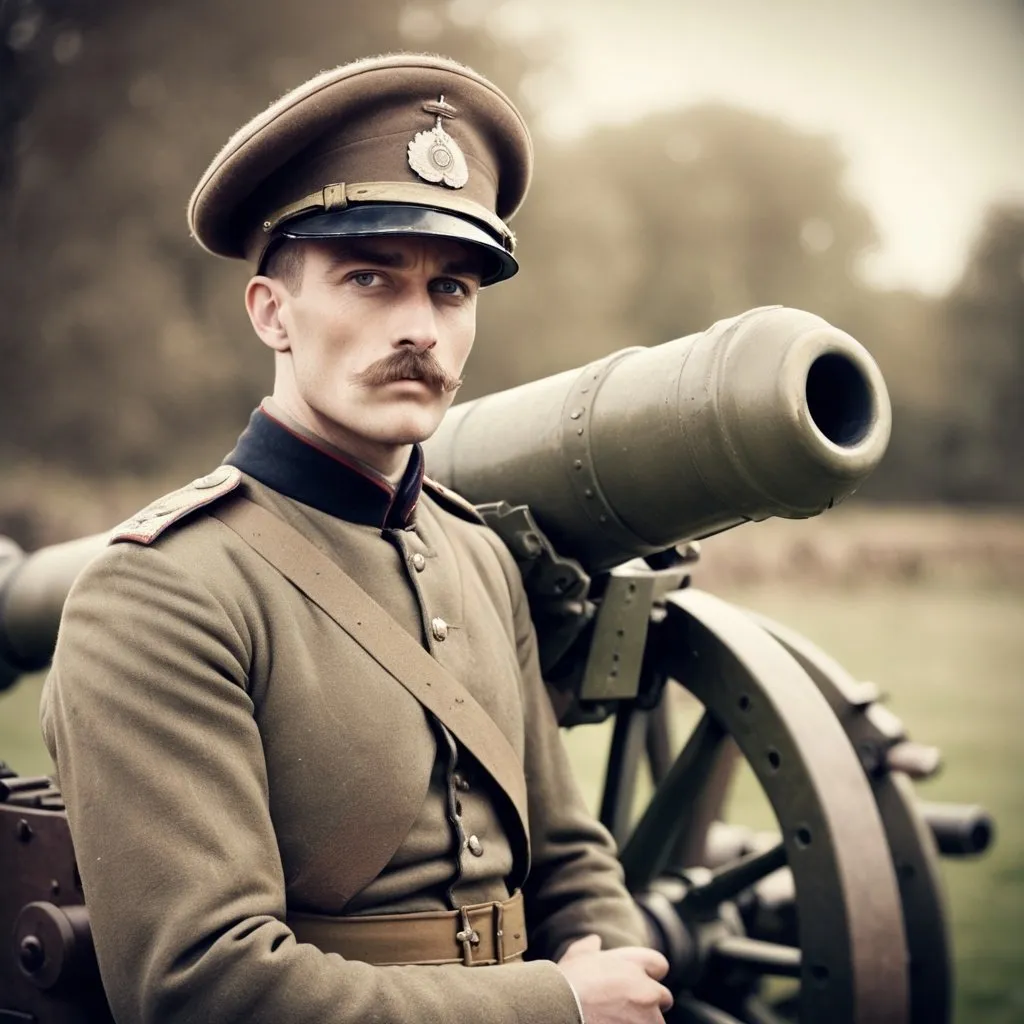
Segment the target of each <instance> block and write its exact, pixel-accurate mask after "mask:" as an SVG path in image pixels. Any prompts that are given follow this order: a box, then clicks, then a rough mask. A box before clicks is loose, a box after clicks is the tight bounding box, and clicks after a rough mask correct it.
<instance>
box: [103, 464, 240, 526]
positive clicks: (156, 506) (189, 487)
mask: <svg viewBox="0 0 1024 1024" xmlns="http://www.w3.org/2000/svg"><path fill="white" fill-rule="evenodd" d="M241 482H242V474H241V472H240V471H239V470H238V469H236V468H235V467H234V466H218V467H217V468H216V469H215V470H214V471H213V472H212V473H207V474H206V476H201V477H199V479H198V480H193V481H192V483H190V484H186V485H185V486H184V487H179V488H178V490H176V491H171V493H170V494H165V495H164V496H163V497H162V498H157V500H156V501H154V502H153V503H152V504H150V505H147V506H146V507H145V508H144V509H143V510H142V511H141V512H136V513H135V515H133V516H132V517H131V518H130V519H126V520H125V521H124V522H123V523H121V525H120V526H116V527H114V530H113V531H112V532H111V534H110V541H109V543H111V544H115V543H117V542H118V541H125V540H126V541H134V542H135V543H136V544H152V543H153V541H155V540H156V539H157V537H159V536H160V534H161V533H163V532H164V530H166V529H167V527H169V526H172V525H173V524H174V523H177V522H179V521H180V520H182V519H184V518H185V516H188V515H191V514H192V513H193V512H195V511H196V510H197V509H200V508H204V507H205V506H206V505H209V504H212V503H213V502H215V501H217V500H218V499H220V498H223V497H224V495H225V494H230V493H231V492H232V491H233V490H234V489H235V488H236V487H237V486H238V485H239V484H240V483H241Z"/></svg>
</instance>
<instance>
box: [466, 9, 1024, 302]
mask: <svg viewBox="0 0 1024 1024" xmlns="http://www.w3.org/2000/svg"><path fill="white" fill-rule="evenodd" d="M479 2H480V0H454V2H453V4H452V7H453V9H455V10H458V8H459V7H460V5H462V6H463V7H464V8H465V6H466V5H467V4H476V3H479ZM491 17H496V18H498V19H500V21H501V22H502V23H503V24H504V27H505V29H506V30H509V31H511V32H516V31H520V32H522V33H523V34H524V35H529V33H530V32H531V31H532V30H534V29H536V27H537V26H538V25H542V24H543V23H544V22H545V21H548V20H551V19H553V20H554V21H555V22H556V23H557V24H558V25H559V27H560V29H561V31H562V33H563V36H564V40H565V44H564V46H562V47H559V48H558V53H559V57H560V59H561V61H562V63H563V66H564V69H565V73H564V74H563V75H562V76H560V77H559V78H558V79H557V80H554V81H553V82H551V83H548V85H547V87H546V88H544V89H543V91H542V95H543V97H544V110H545V114H544V117H543V120H542V130H547V131H550V132H552V133H554V134H557V135H562V136H566V135H572V134H574V133H579V132H581V131H584V130H585V129H586V128H587V127H588V126H590V125H592V124H594V123H595V122H599V121H621V120H629V119H631V118H634V117H636V116H638V115H641V114H643V113H645V112H647V111H649V110H652V109H655V108H663V107H669V106H676V105H679V104H681V103H682V104H688V103H694V102H700V101H704V100H708V99H719V100H726V101H729V102H731V103H734V104H738V105H742V106H744V107H748V108H752V109H755V110H760V111H766V112H769V113H774V114H778V115H781V116H783V117H784V118H786V119H787V120H788V121H790V122H791V123H793V124H794V125H797V126H798V127H801V128H805V129H811V130H815V131H821V132H825V133H829V134H832V135H835V136H836V137H838V139H839V141H840V143H841V145H842V148H843V150H844V151H845V152H846V154H847V156H848V158H849V161H850V173H849V178H848V182H849V187H850V189H851V191H852V192H854V193H855V194H856V195H858V196H859V197H860V198H862V199H863V200H864V201H865V202H866V203H867V204H868V206H869V208H870V209H871V211H872V213H873V214H874V216H875V219H876V221H877V224H878V227H879V230H880V233H881V235H882V245H881V247H880V249H879V251H878V253H876V254H875V255H874V256H873V257H872V259H871V260H870V262H869V264H868V266H867V267H866V268H865V270H866V272H867V274H868V276H869V277H870V278H871V279H872V280H874V281H876V282H878V283H882V284H886V285H890V286H897V285H906V286H910V287H916V288H920V289H922V290H925V291H931V292H937V291H942V290H944V289H945V288H946V287H948V285H949V284H950V283H951V282H952V281H953V279H954V278H955V277H956V276H957V274H958V273H959V271H960V269H961V267H962V265H963V260H964V257H965V254H966V246H967V245H968V244H969V241H970V239H971V237H972V235H973V232H974V230H975V228H976V226H977V224H978V222H979V219H980V216H981V213H982V211H983V209H984V207H985V206H986V205H987V204H988V203H989V202H990V201H991V200H992V199H994V198H997V197H1007V196H1010V197H1014V198H1016V199H1017V200H1019V201H1021V202H1024V2H1022V0H976V2H974V3H972V2H970V0H892V2H885V0H558V2H557V3H556V2H553V0H510V2H506V3H505V4H503V5H500V6H499V7H498V9H497V10H496V11H495V10H494V9H493V8H492V10H491ZM545 34H546V35H547V33H545ZM548 38H550V36H548Z"/></svg>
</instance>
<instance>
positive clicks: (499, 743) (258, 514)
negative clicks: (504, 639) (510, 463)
mask: <svg viewBox="0 0 1024 1024" xmlns="http://www.w3.org/2000/svg"><path fill="white" fill-rule="evenodd" d="M210 515H212V516H214V517H216V518H217V519H219V520H220V521H221V522H222V523H224V524H225V525H226V526H227V527H229V528H230V529H231V530H233V531H234V532H235V533H236V534H238V536H239V537H241V538H242V540H244V541H245V542H246V543H247V544H248V545H249V546H250V547H252V548H253V549H254V550H255V551H256V552H257V553H258V554H260V555H261V556H262V557H263V558H265V559H266V560H267V561H268V562H269V563H270V564H271V565H272V566H273V567H274V568H275V569H277V571H278V572H280V573H281V575H282V576H284V577H285V578H286V579H288V580H290V581H291V582H292V583H293V584H294V585H295V586H296V587H298V589H299V590H301V591H302V593H303V594H305V595H306V597H308V598H309V600H311V601H312V602H313V603H314V604H315V605H317V606H318V607H319V608H320V609H321V610H322V611H324V612H325V613H326V614H327V615H329V616H330V617H331V618H332V619H333V620H334V621H335V622H336V623H337V624H338V625H339V626H340V627H341V628H342V629H343V630H345V632H346V633H348V634H349V636H351V637H352V639H353V640H355V641H356V643H358V644H359V646H360V647H362V648H363V650H364V651H366V653H367V654H369V655H370V656H371V657H372V658H373V659H374V660H375V661H376V662H377V663H378V664H379V665H380V666H381V667H382V668H383V669H385V671H387V672H388V673H389V674H390V675H392V676H393V677H394V678H395V679H396V680H397V681H398V682H399V683H401V684H402V686H404V687H405V688H406V690H408V691H409V693H410V694H412V696H413V697H415V698H416V700H417V701H419V703H420V704H421V705H422V706H423V707H424V708H426V709H427V711H429V712H430V713H431V714H433V715H434V716H435V717H436V718H437V719H438V720H439V721H440V722H441V723H442V724H443V725H444V726H446V727H447V728H448V729H449V730H450V731H451V732H452V733H453V734H454V735H455V737H456V738H457V739H458V740H459V741H460V742H461V743H462V744H463V745H464V746H465V747H466V749H467V750H468V751H469V752H470V753H471V754H472V755H473V756H474V757H475V758H476V759H477V761H479V762H480V764H481V765H482V766H483V767H484V768H485V769H486V770H487V772H488V773H490V775H491V777H492V778H493V779H494V781H495V782H496V783H497V784H498V785H499V786H500V787H501V788H502V790H503V791H504V792H505V794H506V795H507V796H508V798H509V800H510V801H511V803H512V806H513V807H514V808H515V811H516V815H517V816H518V818H519V823H520V825H521V827H522V830H523V848H524V850H525V851H526V862H525V863H524V864H523V871H522V878H520V879H519V881H518V883H517V884H522V882H523V881H524V880H525V876H526V872H527V871H528V869H529V835H530V831H529V825H528V818H527V798H526V777H525V775H524V772H523V766H522V763H521V762H520V760H519V757H518V756H517V755H516V752H515V750H513V749H512V745H511V744H510V743H509V741H508V739H507V737H506V736H505V734H504V733H503V732H502V731H501V730H500V729H499V728H498V726H497V725H496V724H495V723H494V721H493V719H492V718H491V717H490V716H489V715H488V714H487V712H486V711H484V709H483V708H482V707H481V706H480V704H479V703H478V701H477V700H476V698H475V697H474V696H473V695H472V694H471V693H470V692H469V690H467V689H466V688H465V686H463V685H462V683H460V682H459V681H458V680H457V679H456V678H455V676H453V675H452V674H451V673H450V672H449V671H448V670H447V669H445V668H443V667H442V666H441V665H440V664H439V663H438V662H437V661H435V660H434V658H432V657H431V656H430V654H429V653H428V652H427V651H426V650H425V649H424V648H423V647H421V646H420V645H419V643H417V642H416V640H415V639H414V638H413V637H412V636H411V634H410V633H409V632H408V631H407V630H405V629H403V628H402V626H400V625H399V624H398V622H396V621H395V619H393V618H392V617H391V615H389V614H388V613H387V612H386V611H385V610H384V609H383V608H382V607H381V606H380V605H379V604H377V602H376V601H374V600H373V598H372V597H370V595H369V594H367V593H366V591H364V590H363V589H362V588H361V587H360V586H359V585H358V584H357V583H356V582H355V581H354V580H353V579H352V578H351V577H349V576H348V574H347V573H345V572H344V571H343V570H342V569H341V568H340V567H339V566H338V565H336V564H335V563H334V562H333V561H331V559H330V558H328V557H327V555H325V554H324V553H323V552H322V551H321V550H320V549H319V548H317V547H316V545H315V544H313V543H312V542H311V541H309V540H307V539H306V538H305V537H303V536H302V534H301V533H299V531H298V530H296V529H295V528H294V527H293V526H291V525H290V524H288V523H286V522H284V520H282V519H280V518H278V517H277V516H276V515H274V514H273V513H272V512H269V511H268V510H267V509H265V508H263V507H262V506H260V505H257V504H256V503H255V502H253V501H250V500H249V499H248V498H244V497H241V496H237V497H236V498H235V499H234V500H233V501H232V502H231V503H230V504H228V505H225V506H221V507H217V508H215V509H213V510H212V511H211V512H210ZM364 838H365V841H364V843H363V844H362V847H361V849H362V858H361V859H362V863H361V864H359V865H353V871H355V872H356V873H357V874H360V875H361V876H365V877H361V878H360V879H358V880H357V883H356V884H355V885H354V886H350V887H347V891H348V894H352V893H355V892H358V891H359V890H360V889H361V888H363V887H364V886H365V885H366V884H368V883H369V882H370V881H372V879H374V878H375V877H376V876H377V875H378V874H379V873H380V872H381V871H382V870H383V869H384V868H385V867H386V866H387V864H388V862H389V861H390V860H391V858H392V857H393V856H394V854H395V852H396V848H393V842H394V840H393V838H392V837H391V836H389V835H387V834H386V833H385V832H384V831H383V830H382V832H381V834H380V838H379V841H378V844H377V845H378V846H379V847H380V848H374V846H375V844H374V843H373V842H372V840H373V837H372V836H366V837H364ZM398 841H399V842H400V841H401V837H399V840H398ZM385 843H386V844H387V845H388V849H386V850H385V849H384V848H383V846H384V844H385Z"/></svg>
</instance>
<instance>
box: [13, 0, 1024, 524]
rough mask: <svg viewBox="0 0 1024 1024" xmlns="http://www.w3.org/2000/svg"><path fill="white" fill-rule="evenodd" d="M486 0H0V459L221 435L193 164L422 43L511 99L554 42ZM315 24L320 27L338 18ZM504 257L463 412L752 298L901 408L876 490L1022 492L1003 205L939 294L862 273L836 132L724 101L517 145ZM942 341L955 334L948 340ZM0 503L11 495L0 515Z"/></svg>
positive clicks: (216, 286) (151, 464)
mask: <svg viewBox="0 0 1024 1024" xmlns="http://www.w3.org/2000/svg"><path fill="white" fill-rule="evenodd" d="M524 10H525V8H522V7H521V5H516V4H514V3H499V2H498V0H415V2H411V3H410V2H407V0H379V2H377V3H375V4H373V5H367V4H357V3H355V2H349V3H347V4H342V5H340V6H339V5H336V4H335V5H328V4H327V3H326V2H324V0H294V2H293V3H292V4H291V5H290V6H289V8H288V17H287V18H282V17H281V12H280V7H279V6H278V5H275V4H272V3H270V0H250V2H249V3H248V4H246V5H245V8H244V14H240V8H239V7H238V5H237V4H235V3H233V2H231V0H176V2H175V3H174V4H162V5H158V4H136V3H133V2H130V0H103V2H101V0H9V2H7V3H5V4H3V5H2V6H0V74H3V76H4V78H3V88H2V89H0V133H2V135H3V138H2V140H0V141H2V143H3V150H2V156H0V216H2V217H3V221H4V226H5V233H6V241H7V244H6V246H5V247H4V248H3V250H2V252H0V271H2V272H0V301H2V302H3V304H4V305H3V308H4V309H5V312H6V314H7V315H6V320H5V325H4V331H3V332H2V334H0V360H2V363H3V366H4V372H3V373H2V374H0V460H2V464H3V465H4V466H5V467H10V466H14V465H24V464H27V463H30V462H32V461H33V460H37V461H40V462H45V464H46V465H47V466H48V467H53V466H58V467H60V466H63V467H65V468H66V469H67V470H68V471H69V472H74V473H78V474H80V475H81V476H83V477H97V476H106V477H110V478H112V477H118V476H126V475H133V476H156V475H164V476H169V477H180V476H181V475H182V474H185V473H188V472H190V471H193V470H195V471H199V470H202V469H204V468H205V467H206V466H207V465H209V463H210V462H211V461H213V460H215V459H217V458H218V457H219V456H220V455H221V454H222V453H223V452H224V451H225V450H226V449H227V448H228V447H229V446H230V444H231V443H232V441H233V439H234V436H235V434H236V433H237V430H238V428H239V426H240V424H241V423H242V422H243V421H244V419H245V417H246V415H247V413H248V411H249V409H250V408H251V407H252V406H253V404H254V403H255V402H256V401H257V400H258V399H259V397H260V396H261V395H262V394H263V393H265V391H266V389H267V388H268V387H269V383H270V379H271V361H270V357H269V354H268V353H266V352H265V351H264V350H263V348H262V346H260V345H259V343H258V342H256V341H255V339H254V338H253V337H252V334H251V330H250V328H249V325H248V322H247V320H246V318H245V314H244V311H243V309H242V304H241V292H242V286H243V282H244V279H245V275H246V268H245V267H243V266H241V265H240V264H236V263H234V262H233V261H217V260H214V259H212V258H210V257H209V256H208V255H206V254H205V253H203V252H201V251H200V250H199V248H198V247H197V246H196V245H195V244H194V243H193V242H192V241H191V240H190V239H189V238H188V237H187V232H186V229H185V224H184V216H183V211H184V207H185V203H186V201H187V198H188V195H189V193H190V191H191V189H192V187H193V185H194V183H195V181H196V179H197V178H198V176H199V174H200V173H201V171H202V169H203V168H204V167H205V165H206V163H207V161H208V160H209V159H210V157H211V156H212V154H213V153H214V152H215V151H216V150H217V149H218V147H219V146H220V145H221V144H222V142H223V141H224V140H225V139H226V138H227V137H228V136H229V135H230V133H231V132H232V131H233V130H234V129H235V128H236V127H237V126H238V125H239V124H240V123H242V122H243V121H244V120H246V119H247V118H248V117H249V116H251V114H252V113H253V112H254V111H255V110H257V109H259V108H260V107H261V105H263V104H265V103H267V102H269V101H270V100H272V99H273V98H274V97H275V96H276V95H279V94H280V93H281V92H283V91H284V90H286V89H287V88H290V87H291V86H292V85H294V84H296V83H298V82H300V81H302V80H303V79H304V78H306V77H308V76H309V75H311V74H313V73H315V72H316V71H317V70H319V69H320V68H322V67H327V66H331V65H333V64H336V63H340V62H343V61H345V60H349V59H352V58H355V57H358V56H363V55H365V54H368V53H374V52H383V51H388V50H394V49H427V50H431V49H437V50H441V51H443V52H445V53H449V54H451V55H452V56H454V57H456V58H459V59H462V60H465V61H466V62H467V63H469V64H471V65H472V66H474V67H477V68H479V69H480V70H481V71H483V72H484V73H485V74H488V75H490V76H491V77H493V78H494V79H495V80H496V81H498V82H499V83H501V84H502V85H503V87H505V88H506V89H507V91H509V92H510V93H511V94H512V95H513V97H514V98H516V99H517V101H518V102H519V103H520V104H521V105H522V106H524V108H526V113H527V116H528V117H529V116H530V111H531V107H533V108H536V107H537V106H540V105H542V104H543V102H544V87H545V85H547V87H548V88H550V87H551V83H552V81H555V82H557V69H558V57H557V55H558V40H557V38H554V37H551V36H550V35H549V34H547V33H546V29H545V26H543V25H542V24H536V23H530V21H529V19H528V18H527V19H526V20H525V21H524V20H523V19H522V17H521V15H522V14H523V11H524ZM334 25H336V26H337V28H336V30H335V29H332V26H334ZM535 142H536V147H537V174H536V178H535V183H534V188H533V190H532V193H531V196H530V198H529V200H528V202H527V204H526V206H525V208H524V210H523V212H522V213H521V214H520V215H519V216H518V217H517V218H516V221H515V223H514V227H515V228H516V230H517V232H518V234H519V237H520V249H519V254H520V257H521V260H522V266H523V270H522V272H521V274H520V275H519V276H518V277H517V278H516V279H515V280H513V281H511V282H510V283H508V284H507V285H503V286H502V287H501V288H498V289H495V290H494V291H493V292H488V293H486V294H485V296H484V297H483V299H482V300H481V324H480V331H479V341H478V345H477V349H476V351H475V352H474V355H473V360H472V362H471V364H470V367H469V374H468V380H469V384H468V385H467V388H466V390H465V392H464V396H463V397H467V398H468V397H472V396H473V395H476V394H481V393H485V392H487V391H492V390H495V389H498V388H503V387H509V386H511V385H514V384H516V383H519V382H521V381H524V380H527V379H531V378H535V377H538V376H541V375H544V374H548V373H553V372H556V371H558V370H561V369H565V368H567V367H570V366H575V365H579V364H581V363H584V362H586V361H588V360H590V359H594V358H597V357H600V356H602V355H605V354H607V353H608V352H610V351H612V350H614V349H616V348H620V347H623V346H626V345H635V344H657V343H659V342H661V341H666V340H668V339H670V338H672V337H678V336H679V335H682V334H686V333H689V332H691V331H696V330H701V329H703V328H705V327H707V326H708V325H710V324H711V323H712V322H713V321H714V320H716V319H718V318H721V317H723V316H730V315H733V314H735V313H738V312H741V311H742V310H744V309H746V308H749V307H751V306H757V305H764V304H772V303H784V304H789V305H795V306H802V307H804V308H808V309H812V310H814V311H815V312H817V313H820V314H821V315H822V316H824V317H826V318H827V319H829V320H831V321H832V322H833V323H835V324H837V325H838V326H840V327H842V328H844V329H846V330H848V331H849V332H850V333H851V334H853V335H854V336H855V337H857V338H859V339H860V340H862V341H863V342H864V343H865V344H867V346H868V347H869V349H870V350H871V351H872V352H873V353H874V354H875V356H876V358H877V359H878V360H879V363H880V364H881V366H882V370H883V372H884V373H885V375H886V379H887V381H888V383H889V386H890V390H891V391H892V393H893V399H894V405H895V433H894V439H893V445H892V449H891V454H890V456H889V458H888V459H887V460H886V462H885V463H884V464H883V467H882V469H881V471H880V472H879V473H878V474H877V475H876V476H875V477H874V478H873V480H872V481H871V482H870V484H869V487H868V488H867V493H869V494H872V495H873V496H875V497H896V498H900V499H906V498H919V497H922V496H924V497H927V496H937V497H944V498H947V499H955V500H963V499H966V498H979V499H981V498H984V499H986V500H993V499H994V498H997V497H999V496H1000V495H1003V494H1011V493H1012V494H1020V491H1021V487H1022V484H1021V482H1020V477H1019V474H1015V473H1012V472H1009V471H1008V469H1007V467H1008V466H1009V465H1010V464H1011V463H1010V462H1009V460H1010V459H1011V458H1012V456H1013V453H1014V451H1015V450H1016V447H1015V446H1018V445H1019V443H1020V441H1021V434H1022V431H1024V426H1022V423H1021V411H1020V403H1019V401H1017V395H1019V393H1020V389H1021V384H1022V383H1024V381H1022V375H1024V368H1022V356H1021V340H1020V339H1021V331H1022V329H1024V328H1022V315H1024V314H1022V312H1021V285H1022V282H1021V274H1020V266H1021V265H1020V261H1021V249H1022V244H1024V243H1022V232H1024V229H1022V226H1021V225H1022V216H1021V214H1020V211H1012V210H1008V209H1003V210H1000V211H995V212H994V213H993V215H992V217H991V218H990V220H989V222H988V224H987V226H986V228H985V229H984V232H983V234H982V237H981V238H980V240H979V243H978V246H977V248H976V250H975V253H974V256H973V258H972V262H971V266H970V268H969V269H968V272H967V273H966V274H965V277H964V280H963V282H962V283H961V284H960V286H959V287H958V288H957V289H956V291H955V294H953V295H952V296H951V297H950V298H949V300H948V302H940V301H936V300H932V299H929V298H927V297H925V296H921V295H916V294H913V293H908V292H884V291H879V290H876V289H872V288H869V287H867V286H866V285H865V284H864V283H863V281H862V279H861V277H860V275H859V273H858V264H859V261H860V260H861V258H862V257H863V255H864V254H865V253H866V252H867V251H868V249H869V248H870V246H872V245H873V244H874V241H875V231H874V227H873V225H872V222H871V220H870V217H869V216H868V214H867V212H866V210H865V208H864V207H863V205H862V204H861V203H860V202H858V201H857V200H856V199H855V198H853V197H852V196H851V195H850V194H849V193H848V192H847V190H846V187H845V182H844V173H845V159H844V156H843V154H842V152H841V150H840V149H839V147H838V145H837V143H836V142H835V140H833V139H831V138H827V137H822V136H815V135H809V134H806V133H803V132H800V131H798V130H796V129H795V128H793V127H791V126H789V125H787V124H785V123H784V122H781V121H778V120H776V119H773V118H770V117H766V116H763V115H758V114H754V113H751V112H749V111H742V110H734V109H730V108H726V107H721V106H713V105H705V106H700V107H692V108H687V109H681V110H673V111H667V112H662V113H658V114H655V115H651V116H648V117H645V118H643V119H641V120H638V121H636V122H633V123H630V124H626V125H621V126H609V127H605V128H602V129H600V130H598V131H595V132H593V133H591V134H589V135H587V136H584V137H583V138H581V139H580V140H578V141H576V142H574V143H571V144H569V143H566V144H555V143H553V142H551V141H550V140H547V139H545V138H543V137H538V138H536V139H535ZM949 325H951V326H949ZM0 514H3V509H2V508H0Z"/></svg>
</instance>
